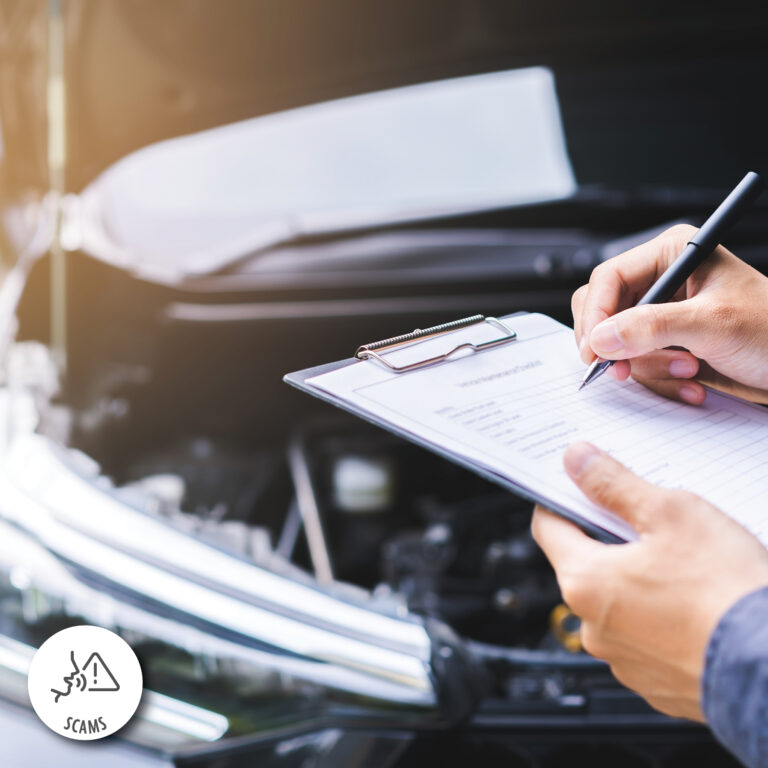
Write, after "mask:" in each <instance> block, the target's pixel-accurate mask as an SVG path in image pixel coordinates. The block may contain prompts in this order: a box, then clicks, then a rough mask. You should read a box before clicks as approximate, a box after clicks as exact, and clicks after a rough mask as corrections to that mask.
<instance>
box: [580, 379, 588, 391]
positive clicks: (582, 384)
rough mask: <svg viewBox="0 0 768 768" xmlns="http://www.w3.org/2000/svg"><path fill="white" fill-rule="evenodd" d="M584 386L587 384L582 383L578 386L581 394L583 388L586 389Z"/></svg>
mask: <svg viewBox="0 0 768 768" xmlns="http://www.w3.org/2000/svg"><path fill="white" fill-rule="evenodd" d="M586 386H587V382H586V381H582V382H581V384H580V385H579V389H578V391H579V392H581V390H582V389H584V387H586Z"/></svg>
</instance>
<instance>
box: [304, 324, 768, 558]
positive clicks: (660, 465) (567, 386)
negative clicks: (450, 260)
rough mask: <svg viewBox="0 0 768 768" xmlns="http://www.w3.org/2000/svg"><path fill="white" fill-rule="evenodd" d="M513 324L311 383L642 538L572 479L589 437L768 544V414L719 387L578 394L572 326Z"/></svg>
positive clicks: (594, 388)
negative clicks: (462, 349)
mask: <svg viewBox="0 0 768 768" xmlns="http://www.w3.org/2000/svg"><path fill="white" fill-rule="evenodd" d="M505 322H507V323H508V324H509V325H510V327H512V328H514V329H515V330H516V331H517V334H518V339H517V340H516V341H514V342H511V343H509V344H506V345H503V346H500V347H496V348H494V349H490V350H486V351H483V352H480V353H474V354H472V353H469V354H467V355H466V356H461V357H459V358H457V359H456V358H455V359H453V360H452V361H451V362H446V363H442V364H439V365H435V366H432V367H429V368H424V369H418V370H415V371H412V372H410V373H405V374H394V373H391V372H389V371H387V370H386V369H385V368H384V367H383V366H382V365H380V364H379V363H377V362H375V361H372V360H367V361H364V362H360V363H356V364H353V365H350V366H347V367H344V368H340V369H337V370H334V371H331V372H329V373H325V374H322V375H319V376H316V377H314V378H312V379H310V380H308V382H307V383H308V384H310V385H311V386H314V387H316V388H319V389H321V390H324V391H326V392H328V393H330V394H333V395H335V396H336V397H339V398H341V399H343V400H345V401H348V402H349V403H350V405H353V406H355V407H356V408H358V409H361V410H363V411H366V412H368V413H370V414H372V415H374V416H379V417H381V418H384V419H385V420H387V421H389V422H391V423H392V424H394V425H396V426H398V427H400V428H401V429H405V430H406V431H408V432H409V433H411V434H413V435H415V436H418V437H419V438H420V439H421V440H424V441H426V442H428V443H431V444H433V445H435V446H439V447H442V448H443V449H444V450H448V451H450V452H451V453H455V454H458V455H461V456H464V457H466V458H467V459H469V460H471V461H472V462H473V463H474V464H476V465H478V466H480V467H483V468H485V469H487V470H489V471H491V472H493V473H495V474H497V475H500V476H502V477H504V478H507V479H509V480H511V481H513V482H514V483H516V484H517V485H520V486H523V487H524V488H527V489H528V490H529V491H531V492H532V493H533V494H534V495H535V496H537V497H538V498H541V499H543V500H547V501H550V502H551V503H553V504H555V505H560V506H562V507H564V508H566V509H569V510H571V511H572V512H573V513H575V514H577V515H579V516H580V517H581V518H583V519H584V520H586V521H588V522H591V523H593V524H594V525H597V526H599V527H601V528H603V529H605V530H607V531H609V532H611V533H614V534H616V535H618V536H620V537H622V538H625V539H632V538H635V533H634V531H633V530H632V529H631V528H630V527H629V526H628V525H627V524H626V523H625V522H624V521H623V520H621V519H619V518H618V517H616V516H615V515H612V514H610V513H607V512H605V511H603V510H601V509H600V508H598V507H597V506H595V505H594V504H592V503H591V502H589V501H588V500H587V499H586V498H585V497H584V495H583V494H582V493H581V491H579V489H578V488H577V487H576V486H575V485H574V484H573V483H572V482H571V480H570V479H569V478H568V476H567V475H566V473H565V470H564V469H563V465H562V455H563V451H564V450H565V448H566V446H567V445H568V444H569V443H572V442H576V441H580V440H588V441H590V442H592V443H594V444H595V445H597V446H598V447H600V448H602V449H603V450H605V451H607V452H609V453H610V454H612V455H613V456H615V457H616V458H617V459H618V460H619V461H621V462H623V463H624V464H626V465H627V466H628V467H629V468H630V469H632V470H633V471H634V472H636V473H637V474H638V475H640V476H641V477H644V478H646V479H647V480H649V481H650V482H652V483H654V484H656V485H660V486H663V487H666V488H682V489H686V490H690V491H693V492H694V493H697V494H698V495H700V496H703V497H704V498H705V499H707V500H709V501H711V502H712V503H713V504H715V505H716V506H717V507H719V508H720V509H722V510H723V511H724V512H726V513H728V514H729V515H731V516H732V517H733V518H734V519H736V520H737V521H738V522H740V523H741V524H742V525H744V526H745V527H746V528H748V529H749V530H751V531H752V532H753V533H755V534H756V535H757V536H758V537H759V538H760V539H761V540H762V541H763V543H764V544H766V546H768V410H766V409H764V408H761V407H760V406H755V405H752V404H750V403H745V402H744V401H741V400H738V399H736V398H732V397H728V396H726V395H721V394H719V393H715V392H708V394H707V399H706V401H705V403H704V404H703V405H702V406H698V407H695V406H690V405H684V404H682V403H677V402H674V401H671V400H666V399H664V398H662V397H660V396H659V395H656V394H654V393H653V392H650V391H649V390H647V389H645V388H644V387H642V386H641V385H640V384H637V383H636V382H634V381H627V382H621V383H619V382H616V381H615V380H613V379H611V378H610V377H607V376H603V377H602V378H600V379H599V380H597V381H595V382H593V383H592V384H590V385H589V386H588V387H586V388H585V389H584V390H582V391H581V392H579V391H578V387H579V384H580V382H581V379H582V376H583V374H584V364H583V363H582V362H581V360H580V359H579V356H578V352H577V350H576V345H575V344H574V341H573V331H572V330H571V329H570V328H567V327H566V326H564V325H562V324H560V323H558V322H556V321H555V320H552V319H551V318H548V317H546V316H544V315H539V314H529V315H521V316H517V317H512V318H509V319H508V320H506V321H505ZM498 334H499V332H498V329H496V328H494V327H493V326H491V325H489V324H483V325H476V326H471V327H468V328H465V329H462V330H460V331H457V332H455V333H452V334H450V335H447V336H442V337H437V338H430V339H427V340H424V341H422V342H420V343H417V344H413V345H411V346H409V347H407V348H402V349H399V350H397V351H394V352H392V353H390V357H391V359H392V360H393V362H395V363H397V364H399V365H401V364H403V363H405V362H410V361H414V360H419V359H423V358H425V357H429V356H430V355H433V354H438V353H440V352H445V351H446V350H447V349H449V348H453V347H454V346H455V345H457V344H458V343H460V342H462V341H469V340H471V341H475V342H477V341H480V340H485V339H487V338H492V337H494V336H498Z"/></svg>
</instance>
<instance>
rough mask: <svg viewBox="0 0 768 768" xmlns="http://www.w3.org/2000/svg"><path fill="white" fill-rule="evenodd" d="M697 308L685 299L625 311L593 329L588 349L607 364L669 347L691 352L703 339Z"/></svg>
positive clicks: (645, 305) (694, 302) (696, 304)
mask: <svg viewBox="0 0 768 768" xmlns="http://www.w3.org/2000/svg"><path fill="white" fill-rule="evenodd" d="M698 308H699V305H698V303H697V301H696V299H686V300H685V301H673V302H670V303H668V304H644V305H642V306H638V307H632V308H630V309H625V310H624V311H623V312H619V313H618V314H616V315H614V316H613V317H610V318H608V319H607V320H603V322H602V323H599V324H598V325H596V326H595V327H594V328H593V330H592V333H591V334H590V337H589V345H590V346H591V347H592V350H593V351H594V353H595V354H596V355H599V356H600V357H603V358H605V359H607V360H625V359H626V358H628V357H639V356H640V355H645V354H647V353H648V352H653V351H654V350H656V349H664V347H672V346H679V347H685V348H686V349H690V350H691V351H692V352H693V351H694V349H695V348H696V346H697V341H699V339H700V338H701V336H702V335H703V333H702V325H701V324H700V323H699V322H697V315H698ZM694 354H696V353H695V352H694Z"/></svg>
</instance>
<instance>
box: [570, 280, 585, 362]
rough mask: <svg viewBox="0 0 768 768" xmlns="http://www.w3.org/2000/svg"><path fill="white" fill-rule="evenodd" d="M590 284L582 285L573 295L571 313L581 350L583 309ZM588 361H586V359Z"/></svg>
mask: <svg viewBox="0 0 768 768" xmlns="http://www.w3.org/2000/svg"><path fill="white" fill-rule="evenodd" d="M587 290H588V286H586V285H582V286H581V288H579V289H577V290H576V291H575V292H574V294H573V296H572V297H571V313H572V314H573V335H574V338H575V339H576V346H577V347H579V352H581V342H582V332H581V310H582V307H583V306H584V299H585V298H586V295H587ZM585 362H586V361H585Z"/></svg>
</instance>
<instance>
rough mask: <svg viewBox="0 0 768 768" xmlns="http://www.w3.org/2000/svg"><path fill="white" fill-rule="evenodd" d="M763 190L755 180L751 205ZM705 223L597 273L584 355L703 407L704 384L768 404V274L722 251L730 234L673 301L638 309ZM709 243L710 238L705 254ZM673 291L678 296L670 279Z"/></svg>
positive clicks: (585, 316) (584, 312)
mask: <svg viewBox="0 0 768 768" xmlns="http://www.w3.org/2000/svg"><path fill="white" fill-rule="evenodd" d="M751 178H754V179H757V177H756V176H755V175H754V174H749V175H748V176H747V177H746V178H745V182H747V181H749V180H750V179H751ZM745 182H742V184H744V183H745ZM758 184H759V180H757V181H752V182H751V183H750V184H749V189H748V193H749V194H748V195H747V197H746V198H741V199H742V201H744V202H742V205H746V204H749V203H750V202H751V201H752V200H753V199H754V197H756V196H757V193H758V192H759V187H758V186H753V185H758ZM739 186H741V185H739ZM737 189H738V188H737ZM742 189H743V188H742ZM730 197H731V196H729V198H730ZM721 208H722V206H721ZM718 210H720V209H718ZM740 210H741V208H739V212H740ZM713 218H714V217H713ZM720 220H721V221H722V219H720ZM732 223H733V218H731V219H730V220H726V224H728V225H730V224H732ZM705 227H706V225H705ZM705 227H702V228H701V229H700V230H697V229H695V228H694V227H689V226H683V225H681V226H677V227H673V228H672V229H670V230H668V231H667V232H665V233H663V234H662V235H660V236H659V237H657V238H655V239H654V240H651V241H649V242H648V243H644V244H643V245H640V246H638V247H637V248H633V249H632V250H630V251H627V252H626V253H624V254H622V255H620V256H617V257H616V258H614V259H611V260H610V261H607V262H605V263H604V264H601V265H600V266H598V267H597V268H596V269H595V270H594V272H593V273H592V276H591V278H590V282H589V284H588V285H585V286H583V287H582V288H580V289H579V290H578V291H577V292H576V294H575V295H574V297H573V303H572V308H573V316H574V329H575V334H576V343H577V344H578V345H579V349H580V352H581V358H582V360H583V361H584V362H585V363H591V362H593V361H594V360H595V356H596V355H597V356H599V358H602V359H603V360H609V361H616V362H615V365H613V367H612V372H613V375H614V376H615V377H616V378H618V379H620V380H623V379H626V378H627V377H628V376H629V375H630V374H631V375H632V376H633V378H635V379H637V380H638V381H640V382H641V383H643V384H645V385H646V386H648V387H649V388H650V389H653V390H654V391H656V392H658V393H659V394H662V395H664V396H666V397H670V398H673V399H676V400H682V401H683V402H687V403H691V404H694V405H698V404H700V403H702V402H703V401H704V398H705V395H706V392H705V390H704V386H703V385H707V386H711V387H714V388H716V389H719V390H721V391H724V392H728V393H731V394H736V395H738V396H740V397H744V398H746V399H750V400H753V401H755V402H768V278H766V277H764V276H763V275H762V274H760V273H759V272H757V271H756V270H755V269H752V268H751V267H750V266H748V265H747V264H745V263H744V262H742V261H740V260H739V259H738V258H737V257H736V256H734V255H733V254H732V253H730V252H729V251H728V250H726V249H725V248H723V247H722V246H717V247H715V246H716V244H717V241H718V240H719V239H720V237H722V235H721V234H718V233H717V232H716V233H715V234H716V236H717V239H716V240H714V242H712V241H711V240H710V241H709V242H710V243H712V245H711V247H710V250H707V251H706V252H705V253H704V255H703V256H702V255H701V254H700V253H696V254H695V256H696V258H698V259H699V260H700V261H699V265H696V264H694V265H693V268H691V269H690V272H692V273H693V274H692V276H691V277H690V278H688V279H686V278H683V280H682V282H678V285H677V287H676V288H673V289H672V292H671V293H670V294H669V298H664V299H663V300H662V301H663V302H664V303H658V304H654V303H638V298H639V297H643V296H644V295H645V294H646V293H649V292H650V291H649V289H651V288H655V287H656V286H657V285H658V283H659V280H658V278H659V276H660V275H663V274H664V273H665V272H667V271H668V269H669V267H670V265H673V264H679V255H680V254H681V253H684V252H685V251H686V249H687V248H689V245H688V244H689V243H690V242H691V241H694V240H695V239H697V235H699V234H700V233H702V232H705ZM705 234H706V232H705ZM707 246H708V242H707V241H706V240H705V241H704V246H703V248H700V250H705V249H706V248H707ZM683 267H684V269H683V271H686V270H687V269H688V268H690V267H691V265H690V262H688V264H684V265H683ZM678 269H679V267H678ZM694 270H695V271H694ZM668 274H669V273H668ZM672 274H673V276H674V273H672ZM678 275H679V273H678ZM686 277H687V276H686ZM664 288H665V290H666V291H669V290H670V284H669V281H667V283H666V284H665V285H664ZM655 293H656V295H658V291H656V292H655ZM652 295H653V294H652ZM670 299H671V300H670ZM669 347H683V348H684V349H669ZM592 380H594V379H592Z"/></svg>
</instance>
